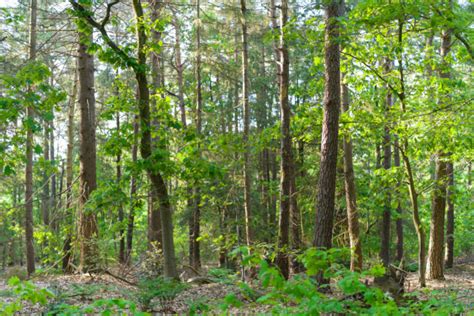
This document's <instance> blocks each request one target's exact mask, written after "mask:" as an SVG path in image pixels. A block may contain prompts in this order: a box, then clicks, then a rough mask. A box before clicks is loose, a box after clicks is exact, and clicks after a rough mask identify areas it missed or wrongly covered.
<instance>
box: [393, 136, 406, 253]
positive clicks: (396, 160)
mask: <svg viewBox="0 0 474 316" xmlns="http://www.w3.org/2000/svg"><path fill="white" fill-rule="evenodd" d="M399 147H400V144H399V141H398V136H397V135H394V140H393V165H394V166H395V167H396V168H398V167H400V150H399ZM400 186H401V181H400V180H399V181H398V182H397V194H399V191H400ZM402 216H403V210H402V203H401V199H400V197H399V196H397V220H396V231H397V256H396V258H397V261H398V262H401V261H402V260H403V256H404V239H403V217H402Z"/></svg>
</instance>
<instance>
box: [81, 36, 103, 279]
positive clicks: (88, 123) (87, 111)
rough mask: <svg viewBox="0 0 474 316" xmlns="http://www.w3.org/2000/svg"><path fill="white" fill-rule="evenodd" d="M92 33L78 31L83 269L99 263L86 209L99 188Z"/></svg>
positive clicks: (94, 221) (93, 220) (94, 230)
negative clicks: (90, 47)
mask: <svg viewBox="0 0 474 316" xmlns="http://www.w3.org/2000/svg"><path fill="white" fill-rule="evenodd" d="M88 28H89V31H90V33H89V32H88V33H87V34H86V33H81V32H80V33H79V55H78V73H79V107H80V114H81V123H80V156H79V160H80V224H79V226H80V227H79V231H80V233H79V239H80V250H81V251H80V252H81V254H80V266H81V269H82V270H83V271H86V272H87V271H90V270H93V269H95V268H96V267H97V260H98V249H97V244H96V242H97V241H96V239H97V237H98V229H97V219H96V215H95V213H93V212H91V211H88V210H87V209H86V204H87V201H88V200H89V197H90V195H91V193H92V192H93V191H94V190H95V189H96V188H97V175H96V137H95V129H96V122H95V96H94V93H95V90H94V56H92V55H90V54H89V53H88V52H87V49H88V43H90V42H92V40H93V38H92V27H88Z"/></svg>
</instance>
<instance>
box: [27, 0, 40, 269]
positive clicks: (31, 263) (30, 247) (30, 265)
mask: <svg viewBox="0 0 474 316" xmlns="http://www.w3.org/2000/svg"><path fill="white" fill-rule="evenodd" d="M37 11H38V4H37V0H31V2H30V34H29V37H30V38H29V46H30V47H29V60H30V61H34V60H35V59H36V18H37ZM26 118H27V120H28V121H29V122H31V121H33V119H34V114H33V107H32V106H31V105H29V106H28V107H27V109H26ZM33 141H34V140H33V127H32V126H31V125H29V126H28V127H27V131H26V169H25V244H26V268H27V272H28V276H31V275H32V274H33V273H34V272H35V248H34V239H33Z"/></svg>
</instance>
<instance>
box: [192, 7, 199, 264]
mask: <svg viewBox="0 0 474 316" xmlns="http://www.w3.org/2000/svg"><path fill="white" fill-rule="evenodd" d="M200 4H201V1H200V0H197V1H196V69H195V72H196V73H195V75H196V134H197V137H201V132H202V82H201V5H200ZM197 146H198V149H197V150H198V155H199V156H201V152H200V148H199V144H198V145H197ZM200 204H201V192H200V188H199V180H197V179H196V180H195V181H194V188H193V205H192V213H191V217H190V221H189V264H190V265H191V266H192V267H193V268H195V269H196V270H199V269H200V268H201V252H200V246H199V237H200V217H201V209H200Z"/></svg>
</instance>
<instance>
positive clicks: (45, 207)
mask: <svg viewBox="0 0 474 316" xmlns="http://www.w3.org/2000/svg"><path fill="white" fill-rule="evenodd" d="M43 129H44V135H43V160H44V162H45V163H46V164H48V163H49V162H50V160H49V127H48V124H47V122H43ZM48 170H49V168H48V167H46V168H43V181H42V186H43V193H42V196H41V219H42V221H43V225H44V226H46V227H48V226H49V211H50V207H49V203H50V200H49V199H50V196H49V184H50V179H49V172H48Z"/></svg>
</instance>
